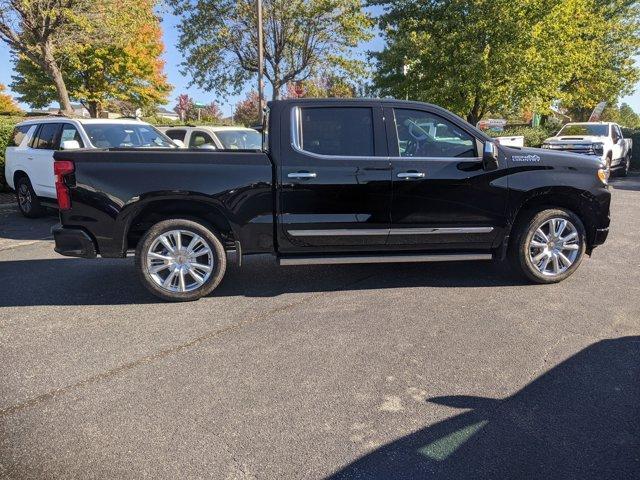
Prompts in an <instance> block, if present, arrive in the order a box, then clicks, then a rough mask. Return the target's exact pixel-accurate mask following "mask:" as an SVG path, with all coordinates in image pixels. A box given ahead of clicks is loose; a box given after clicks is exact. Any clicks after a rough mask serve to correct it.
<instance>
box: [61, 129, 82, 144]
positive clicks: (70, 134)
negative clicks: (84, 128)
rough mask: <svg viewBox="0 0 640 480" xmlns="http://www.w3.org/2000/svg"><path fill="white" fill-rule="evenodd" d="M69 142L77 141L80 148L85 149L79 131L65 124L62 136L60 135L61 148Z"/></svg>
mask: <svg viewBox="0 0 640 480" xmlns="http://www.w3.org/2000/svg"><path fill="white" fill-rule="evenodd" d="M67 140H75V141H76V142H78V145H80V148H82V147H84V144H83V142H82V138H80V133H78V129H76V127H74V126H73V125H71V124H69V123H65V124H64V125H63V127H62V134H61V135H60V147H61V146H62V143H63V142H66V141H67Z"/></svg>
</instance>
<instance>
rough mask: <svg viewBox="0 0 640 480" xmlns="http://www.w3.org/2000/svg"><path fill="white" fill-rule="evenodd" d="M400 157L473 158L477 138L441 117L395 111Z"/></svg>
mask: <svg viewBox="0 0 640 480" xmlns="http://www.w3.org/2000/svg"><path fill="white" fill-rule="evenodd" d="M394 114H395V120H396V131H397V133H398V150H399V153H400V156H401V157H427V158H470V157H471V158H473V157H476V156H477V155H476V144H475V139H474V137H472V136H471V135H470V134H468V133H467V132H465V131H464V130H462V129H461V128H459V127H458V126H456V125H454V124H453V123H451V122H449V121H448V120H445V119H444V118H442V117H439V116H438V115H435V114H433V113H429V112H422V111H419V110H408V109H400V108H397V109H394Z"/></svg>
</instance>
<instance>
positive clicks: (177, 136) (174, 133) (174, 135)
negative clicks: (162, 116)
mask: <svg viewBox="0 0 640 480" xmlns="http://www.w3.org/2000/svg"><path fill="white" fill-rule="evenodd" d="M165 134H166V135H167V137H169V138H170V139H171V140H180V141H181V142H184V137H185V135H186V134H187V131H186V130H167V131H166V132H165Z"/></svg>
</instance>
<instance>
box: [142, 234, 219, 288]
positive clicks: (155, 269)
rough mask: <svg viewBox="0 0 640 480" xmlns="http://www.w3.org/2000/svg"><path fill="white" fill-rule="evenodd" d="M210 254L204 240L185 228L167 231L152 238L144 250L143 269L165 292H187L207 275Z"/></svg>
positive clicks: (210, 260)
mask: <svg viewBox="0 0 640 480" xmlns="http://www.w3.org/2000/svg"><path fill="white" fill-rule="evenodd" d="M213 266H214V256H213V252H212V251H211V247H210V246H209V245H208V244H207V242H206V241H205V240H204V239H203V238H202V237H200V236H199V235H198V234H196V233H194V232H190V231H188V230H171V231H169V232H165V233H163V234H161V235H159V236H158V238H156V239H155V240H154V241H153V243H152V244H151V247H150V248H149V250H148V252H147V271H148V272H149V276H150V277H151V278H152V279H153V281H154V282H155V283H156V284H157V285H158V286H160V287H161V288H163V289H165V290H167V291H169V292H178V293H180V292H191V291H193V290H196V289H198V288H199V287H201V286H202V285H203V284H204V283H205V282H206V281H207V279H208V278H209V276H210V275H211V272H212V271H213Z"/></svg>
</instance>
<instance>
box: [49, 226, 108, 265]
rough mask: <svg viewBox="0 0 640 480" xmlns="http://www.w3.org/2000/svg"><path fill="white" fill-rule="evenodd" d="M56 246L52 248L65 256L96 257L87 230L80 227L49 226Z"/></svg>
mask: <svg viewBox="0 0 640 480" xmlns="http://www.w3.org/2000/svg"><path fill="white" fill-rule="evenodd" d="M51 233H52V234H53V239H54V240H55V243H56V246H55V248H54V250H55V251H56V252H57V253H59V254H60V255H65V256H67V257H81V258H96V253H97V250H96V246H95V244H94V243H93V240H92V239H91V237H90V236H89V234H88V233H87V232H85V231H84V230H82V229H80V228H65V227H63V226H62V225H55V226H53V227H52V228H51Z"/></svg>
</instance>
